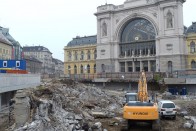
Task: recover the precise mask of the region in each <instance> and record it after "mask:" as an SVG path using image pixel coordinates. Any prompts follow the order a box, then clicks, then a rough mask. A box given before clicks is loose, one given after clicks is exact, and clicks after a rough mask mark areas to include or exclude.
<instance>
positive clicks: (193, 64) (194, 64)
mask: <svg viewBox="0 0 196 131" xmlns="http://www.w3.org/2000/svg"><path fill="white" fill-rule="evenodd" d="M191 68H192V69H195V68H196V62H195V61H194V60H192V61H191Z"/></svg>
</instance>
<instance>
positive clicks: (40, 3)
mask: <svg viewBox="0 0 196 131" xmlns="http://www.w3.org/2000/svg"><path fill="white" fill-rule="evenodd" d="M0 1H1V3H0V26H2V27H6V28H9V29H10V34H11V35H12V36H13V37H14V39H15V40H17V41H19V43H20V44H21V46H25V45H28V46H32V45H34V46H38V45H42V46H45V47H47V48H48V49H49V50H50V51H51V52H52V53H53V57H54V58H57V59H60V60H63V59H64V58H63V57H64V56H63V48H64V46H66V45H67V43H68V42H69V41H71V40H72V38H74V37H76V36H88V35H96V32H97V25H96V24H97V23H96V17H95V16H94V13H95V12H96V10H97V6H100V5H104V4H105V3H106V0H0ZM124 1H125V0H107V3H108V4H114V5H119V4H123V3H124ZM195 13H196V0H186V2H185V4H184V25H185V26H190V25H191V24H192V22H193V21H196V15H195Z"/></svg>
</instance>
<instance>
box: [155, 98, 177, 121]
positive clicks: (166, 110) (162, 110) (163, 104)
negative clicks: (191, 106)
mask: <svg viewBox="0 0 196 131" xmlns="http://www.w3.org/2000/svg"><path fill="white" fill-rule="evenodd" d="M158 110H159V115H160V118H161V119H162V118H164V117H172V118H173V119H174V120H175V119H176V113H177V110H176V105H175V103H174V102H172V101H170V100H161V101H159V102H158Z"/></svg>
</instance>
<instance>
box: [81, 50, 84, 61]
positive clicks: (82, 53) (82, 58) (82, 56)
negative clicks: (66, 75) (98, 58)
mask: <svg viewBox="0 0 196 131" xmlns="http://www.w3.org/2000/svg"><path fill="white" fill-rule="evenodd" d="M80 60H84V52H83V51H81V58H80Z"/></svg>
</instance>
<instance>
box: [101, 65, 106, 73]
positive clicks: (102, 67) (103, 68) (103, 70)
mask: <svg viewBox="0 0 196 131" xmlns="http://www.w3.org/2000/svg"><path fill="white" fill-rule="evenodd" d="M101 70H102V72H105V65H104V64H102V65H101Z"/></svg>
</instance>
